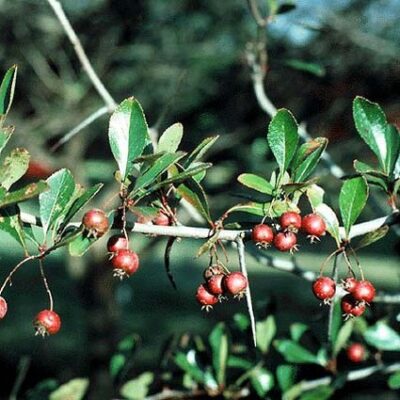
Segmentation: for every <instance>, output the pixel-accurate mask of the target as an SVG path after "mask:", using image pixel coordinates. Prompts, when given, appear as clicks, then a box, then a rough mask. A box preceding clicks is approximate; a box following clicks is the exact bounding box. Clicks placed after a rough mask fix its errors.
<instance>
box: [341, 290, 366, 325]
mask: <svg viewBox="0 0 400 400" xmlns="http://www.w3.org/2000/svg"><path fill="white" fill-rule="evenodd" d="M341 307H342V311H343V313H344V316H345V318H346V319H348V318H351V317H359V316H360V315H362V314H364V311H365V303H363V302H361V303H360V302H358V301H357V300H356V299H355V298H354V297H353V295H352V294H346V295H345V296H343V298H342V301H341Z"/></svg>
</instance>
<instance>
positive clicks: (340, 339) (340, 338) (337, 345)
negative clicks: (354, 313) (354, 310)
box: [333, 319, 354, 357]
mask: <svg viewBox="0 0 400 400" xmlns="http://www.w3.org/2000/svg"><path fill="white" fill-rule="evenodd" d="M353 328H354V320H352V319H350V320H348V321H346V322H345V323H344V324H343V326H342V327H341V328H340V330H339V333H338V335H337V338H336V340H335V342H334V343H333V355H334V356H335V357H336V356H337V355H338V354H339V352H340V351H341V350H342V349H343V348H344V347H345V346H346V345H347V342H348V340H349V339H350V336H351V333H352V332H353Z"/></svg>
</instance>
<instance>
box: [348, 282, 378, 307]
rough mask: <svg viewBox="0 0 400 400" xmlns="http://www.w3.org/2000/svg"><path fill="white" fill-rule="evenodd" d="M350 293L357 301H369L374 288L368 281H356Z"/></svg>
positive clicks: (371, 298) (373, 295)
mask: <svg viewBox="0 0 400 400" xmlns="http://www.w3.org/2000/svg"><path fill="white" fill-rule="evenodd" d="M352 294H353V297H354V298H355V299H356V300H358V301H365V302H367V303H371V302H372V300H373V299H374V297H375V288H374V285H373V284H372V283H371V282H370V281H358V282H357V285H356V286H355V288H354V289H353V292H352Z"/></svg>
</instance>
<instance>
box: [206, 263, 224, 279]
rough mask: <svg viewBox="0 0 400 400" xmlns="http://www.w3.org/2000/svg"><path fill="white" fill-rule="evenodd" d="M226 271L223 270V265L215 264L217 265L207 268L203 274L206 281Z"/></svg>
mask: <svg viewBox="0 0 400 400" xmlns="http://www.w3.org/2000/svg"><path fill="white" fill-rule="evenodd" d="M223 272H224V269H223V268H222V266H221V265H218V264H215V265H210V266H209V267H207V268H206V269H205V270H204V272H203V277H204V279H205V280H208V279H210V278H211V277H212V276H213V275H219V274H223Z"/></svg>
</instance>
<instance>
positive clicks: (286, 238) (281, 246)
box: [274, 232, 297, 253]
mask: <svg viewBox="0 0 400 400" xmlns="http://www.w3.org/2000/svg"><path fill="white" fill-rule="evenodd" d="M296 243H297V236H296V235H295V234H294V233H293V232H279V233H278V234H277V235H276V236H275V238H274V246H275V248H276V249H277V250H279V251H289V250H290V252H291V253H292V252H293V251H296V250H297V246H296Z"/></svg>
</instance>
